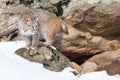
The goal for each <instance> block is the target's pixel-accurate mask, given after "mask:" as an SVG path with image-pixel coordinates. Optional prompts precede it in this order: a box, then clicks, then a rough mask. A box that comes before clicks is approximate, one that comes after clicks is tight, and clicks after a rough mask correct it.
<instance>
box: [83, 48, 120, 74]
mask: <svg viewBox="0 0 120 80" xmlns="http://www.w3.org/2000/svg"><path fill="white" fill-rule="evenodd" d="M119 52H120V49H118V50H114V51H106V52H103V53H101V54H98V55H95V56H93V57H92V58H90V59H88V60H87V61H86V62H85V63H83V64H82V65H81V66H82V68H81V73H87V72H93V71H96V70H107V71H108V73H109V74H119V73H120V70H119V69H120V66H118V65H120V63H119V59H120V53H119ZM89 63H90V64H89ZM95 64H96V65H95ZM116 66H117V67H116ZM91 67H93V68H92V69H91ZM111 69H112V70H111Z"/></svg>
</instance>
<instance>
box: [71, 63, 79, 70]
mask: <svg viewBox="0 0 120 80" xmlns="http://www.w3.org/2000/svg"><path fill="white" fill-rule="evenodd" d="M71 65H72V67H73V69H75V70H77V72H80V71H81V67H80V66H79V65H78V64H77V63H75V62H71Z"/></svg>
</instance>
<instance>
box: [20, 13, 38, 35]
mask: <svg viewBox="0 0 120 80" xmlns="http://www.w3.org/2000/svg"><path fill="white" fill-rule="evenodd" d="M18 20H19V21H18V28H19V30H20V33H21V35H24V36H32V35H34V34H35V33H36V32H37V30H38V28H39V24H38V22H37V17H36V16H35V14H34V13H33V12H31V11H26V12H25V13H23V14H22V15H21V16H20V17H19V19H18Z"/></svg>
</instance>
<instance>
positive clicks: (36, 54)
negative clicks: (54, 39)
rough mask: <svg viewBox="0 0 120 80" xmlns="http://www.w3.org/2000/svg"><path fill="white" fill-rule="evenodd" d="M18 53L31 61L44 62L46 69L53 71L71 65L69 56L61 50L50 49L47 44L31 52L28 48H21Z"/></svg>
mask: <svg viewBox="0 0 120 80" xmlns="http://www.w3.org/2000/svg"><path fill="white" fill-rule="evenodd" d="M16 54H18V55H20V56H22V57H23V58H25V59H27V60H29V61H32V62H37V63H42V64H43V65H44V67H45V68H46V69H49V70H52V71H61V70H63V69H64V68H65V67H68V66H70V61H69V59H68V58H66V57H65V56H64V55H62V54H61V53H60V52H59V51H56V50H52V49H49V48H47V47H45V46H43V47H40V48H39V49H38V50H30V52H27V50H26V48H20V49H18V50H17V51H16ZM30 54H33V55H30Z"/></svg>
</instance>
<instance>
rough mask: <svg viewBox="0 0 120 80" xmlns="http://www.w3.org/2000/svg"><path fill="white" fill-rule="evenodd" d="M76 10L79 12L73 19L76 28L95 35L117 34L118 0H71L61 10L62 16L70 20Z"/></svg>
mask: <svg viewBox="0 0 120 80" xmlns="http://www.w3.org/2000/svg"><path fill="white" fill-rule="evenodd" d="M76 11H77V12H78V13H79V14H78V15H77V17H76V18H75V19H74V20H76V19H77V22H76V24H75V25H74V26H75V27H76V28H77V29H78V30H80V31H83V32H90V33H91V34H92V35H95V36H119V34H120V31H119V28H120V23H119V21H120V1H118V0H109V1H108V0H107V1H106V0H96V1H95V0H94V1H92V0H75V1H74V0H71V2H70V3H69V5H68V7H67V8H66V9H64V11H63V17H65V18H66V19H68V20H70V19H71V18H72V17H73V16H74V15H75V14H76ZM81 19H82V20H81ZM73 22H75V21H73Z"/></svg>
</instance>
